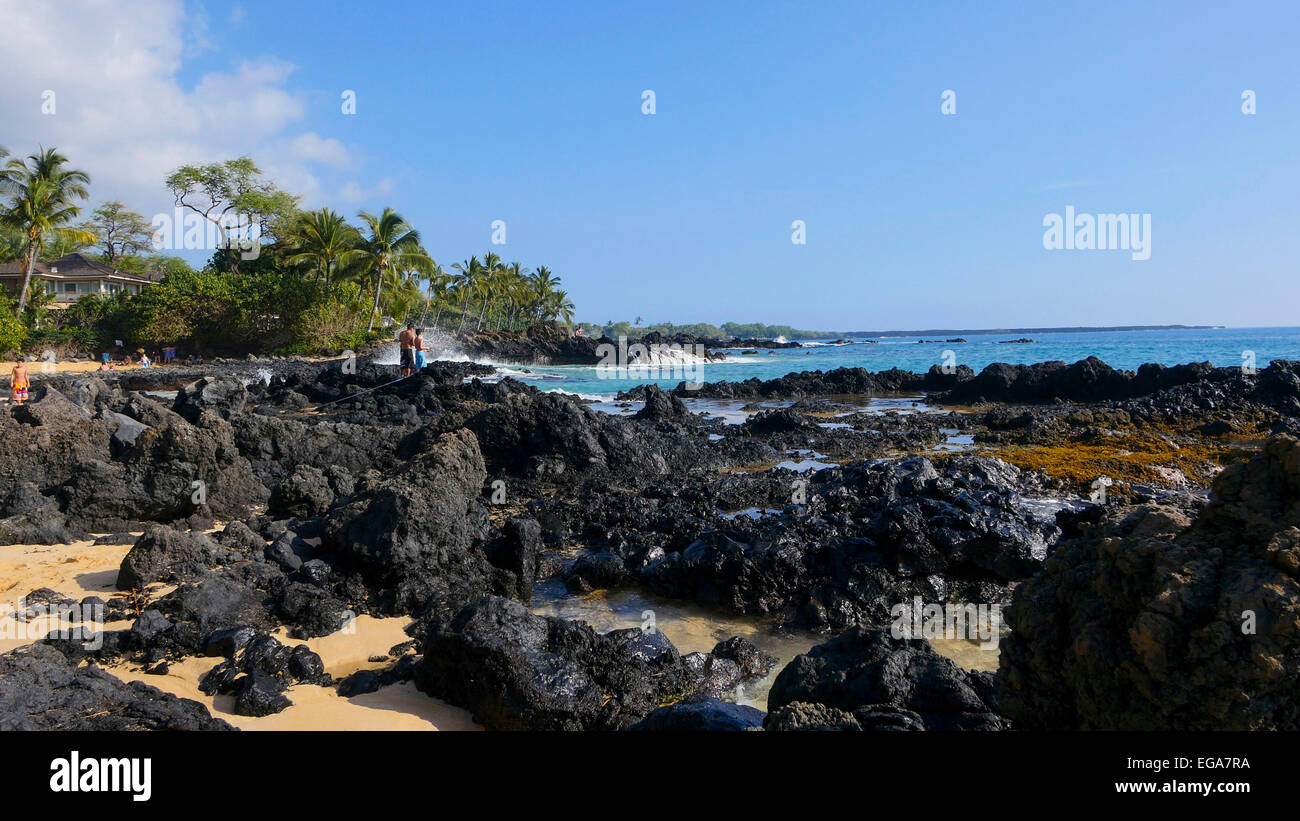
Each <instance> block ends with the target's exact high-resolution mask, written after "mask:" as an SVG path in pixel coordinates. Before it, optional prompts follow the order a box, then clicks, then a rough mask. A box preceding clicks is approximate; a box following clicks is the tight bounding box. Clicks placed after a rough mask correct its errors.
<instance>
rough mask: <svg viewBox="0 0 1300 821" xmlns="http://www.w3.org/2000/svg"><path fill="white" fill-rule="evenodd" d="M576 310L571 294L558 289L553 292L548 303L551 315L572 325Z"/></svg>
mask: <svg viewBox="0 0 1300 821" xmlns="http://www.w3.org/2000/svg"><path fill="white" fill-rule="evenodd" d="M574 310H575V308H574V305H573V300H571V299H569V294H568V293H567V292H565V291H556V292H554V293H553V294H551V297H550V301H549V302H548V303H547V313H548V315H549V316H551V317H554V318H558V319H563V320H564V324H565V325H568V326H570V327H572V326H573V312H574ZM611 324H612V323H611Z"/></svg>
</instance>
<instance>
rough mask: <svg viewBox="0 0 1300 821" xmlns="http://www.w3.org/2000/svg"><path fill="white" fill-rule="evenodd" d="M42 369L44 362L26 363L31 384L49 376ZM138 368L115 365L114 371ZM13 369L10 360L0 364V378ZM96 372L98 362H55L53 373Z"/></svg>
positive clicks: (6, 381) (6, 375)
mask: <svg viewBox="0 0 1300 821" xmlns="http://www.w3.org/2000/svg"><path fill="white" fill-rule="evenodd" d="M118 361H120V360H118ZM44 367H45V363H44V362H39V361H38V362H28V363H27V376H28V377H30V378H31V380H32V382H33V383H35V382H37V381H39V380H40V378H41V377H42V376H50V375H51V374H50V373H47V372H46V371H44V370H42V369H43V368H44ZM139 367H140V366H139V365H115V366H114V370H118V371H133V370H135V369H137V368H139ZM13 369H14V363H13V361H12V360H10V361H8V362H0V376H5V377H8V375H9V374H10V373H12V372H13ZM98 370H99V363H98V362H55V363H54V371H53V373H56V374H59V373H91V372H94V371H98ZM5 384H6V385H8V384H9V382H8V379H6V380H5Z"/></svg>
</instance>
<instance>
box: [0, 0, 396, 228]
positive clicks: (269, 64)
mask: <svg viewBox="0 0 1300 821" xmlns="http://www.w3.org/2000/svg"><path fill="white" fill-rule="evenodd" d="M234 16H236V13H235V12H232V17H234ZM0 20H4V21H5V22H4V28H5V39H6V42H7V43H8V44H9V45H8V46H6V47H5V48H0V145H3V146H5V147H6V148H8V149H9V150H10V151H11V152H14V153H17V154H26V153H28V152H30V151H32V150H34V149H35V148H36V146H37V145H45V146H57V147H58V148H59V149H60V151H62V152H63V153H64V154H65V155H67V156H68V158H69V159H70V160H71V162H72V164H73V165H74V166H75V167H77V168H81V169H84V170H85V171H87V172H88V173H90V175H91V178H92V186H91V193H92V195H93V196H94V199H95V200H96V201H102V200H105V199H110V198H113V199H121V200H123V201H125V202H127V203H128V204H129V205H131V207H133V208H135V209H136V210H138V211H141V212H143V213H145V214H149V213H154V212H156V211H161V210H169V209H170V208H171V202H170V198H169V197H168V195H167V192H166V190H165V189H164V188H163V186H162V180H163V178H164V177H165V176H166V175H167V174H168V173H169V172H170V171H172V170H173V169H175V168H176V167H177V166H179V165H182V164H185V163H197V162H214V161H217V160H221V159H227V158H230V157H235V156H239V155H242V154H247V155H249V156H251V157H253V158H254V159H255V160H256V161H257V162H258V164H259V165H261V166H262V167H263V170H265V171H266V172H267V173H268V174H270V175H271V176H273V177H274V178H275V179H276V181H277V182H278V183H280V185H282V186H283V187H285V188H287V189H288V190H290V191H293V192H294V193H297V194H301V195H303V199H304V203H305V204H308V205H316V204H323V202H322V200H321V197H322V196H324V195H325V194H327V193H332V192H333V191H334V190H335V189H336V188H337V187H338V186H339V185H340V184H341V183H340V182H338V181H334V180H333V178H334V176H335V175H337V174H339V173H343V172H347V173H348V174H349V176H354V175H355V173H356V171H357V169H358V168H359V166H360V161H359V160H358V159H357V158H355V157H353V156H352V154H351V153H350V152H349V151H348V149H347V148H346V146H344V145H343V143H341V142H339V141H338V140H336V139H333V138H329V137H324V136H321V135H319V134H317V133H315V132H314V131H311V130H307V129H305V128H303V127H302V126H301V121H302V120H303V118H304V116H305V114H306V111H307V95H306V94H305V93H303V92H300V91H296V90H295V89H294V88H293V87H292V86H291V85H290V81H291V79H292V77H293V74H294V66H292V65H291V64H289V63H286V62H284V61H283V60H279V59H276V58H274V57H263V58H260V59H256V60H251V61H245V62H241V63H238V64H236V65H232V66H231V67H230V68H229V69H228V70H224V71H219V72H212V73H208V74H206V75H204V76H202V77H200V78H199V79H198V80H197V82H195V83H194V84H193V85H192V87H186V86H185V85H184V84H182V82H181V80H180V73H181V69H182V67H183V65H184V63H185V60H186V59H188V58H189V57H190V56H191V55H192V54H193V53H194V50H195V49H196V47H197V48H199V49H208V48H212V47H213V46H212V44H211V43H210V42H209V40H208V33H207V18H206V14H205V13H204V12H203V10H202V7H201V6H197V7H196V10H195V11H194V14H193V15H192V16H191V17H190V18H187V17H186V15H185V10H184V8H183V5H182V3H181V2H180V0H138V1H137V2H134V3H132V5H131V8H130V11H129V12H127V11H126V10H124V7H123V6H122V5H121V4H120V3H119V2H115V0H61V2H59V3H33V2H30V0H0ZM15 44H21V47H14V45H15ZM33 55H39V57H38V58H36V59H33ZM210 57H211V55H209V58H210ZM47 89H48V90H50V91H53V92H54V94H55V106H56V108H55V113H54V114H52V115H47V114H43V113H42V111H41V103H42V97H41V95H42V92H43V91H45V90H47ZM322 178H325V180H326V181H325V182H323V181H322ZM384 185H385V183H379V184H377V185H374V186H371V187H370V188H369V189H368V188H366V187H365V186H364V185H362V184H361V183H356V182H353V183H348V184H347V185H346V186H345V189H346V190H347V191H348V192H349V193H355V192H360V193H362V194H363V195H364V194H365V193H366V192H367V191H368V190H370V191H374V190H380V189H382V188H383V187H384ZM387 186H388V187H389V188H391V182H388V183H387Z"/></svg>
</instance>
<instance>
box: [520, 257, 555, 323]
mask: <svg viewBox="0 0 1300 821" xmlns="http://www.w3.org/2000/svg"><path fill="white" fill-rule="evenodd" d="M528 279H529V284H530V285H531V286H532V289H533V300H534V301H533V311H534V316H533V319H541V318H542V316H543V312H544V311H545V310H546V305H547V303H548V302H549V300H550V298H551V293H552V292H553V291H554V290H555V289H556V287H558V286H559V284H560V278H559V277H553V276H551V269H550V268H547V267H546V266H545V265H539V266H537V270H535V271H533V275H532V276H531V277H529V278H528Z"/></svg>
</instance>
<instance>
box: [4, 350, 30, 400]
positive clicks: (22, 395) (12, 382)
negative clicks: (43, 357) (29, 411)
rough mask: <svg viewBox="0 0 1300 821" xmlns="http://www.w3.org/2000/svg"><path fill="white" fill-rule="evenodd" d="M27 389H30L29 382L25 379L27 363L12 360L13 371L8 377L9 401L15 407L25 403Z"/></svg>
mask: <svg viewBox="0 0 1300 821" xmlns="http://www.w3.org/2000/svg"><path fill="white" fill-rule="evenodd" d="M29 387H31V382H30V381H29V380H28V378H27V363H25V362H23V361H22V360H21V359H17V360H14V371H13V373H12V374H10V375H9V389H10V391H11V393H12V399H11V401H12V402H13V403H14V404H15V405H21V404H22V403H24V402H26V401H27V389H28V388H29Z"/></svg>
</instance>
